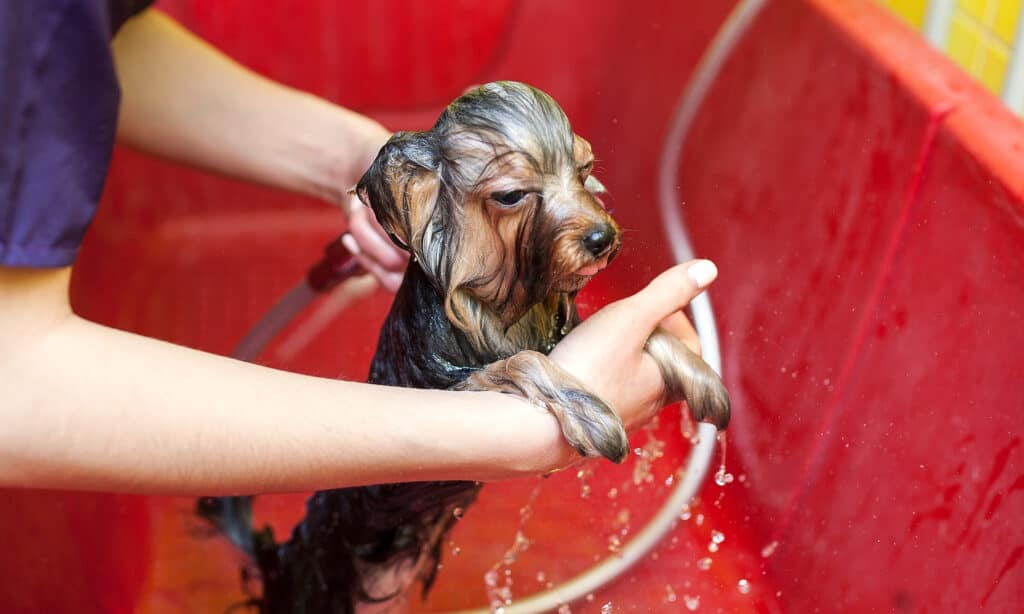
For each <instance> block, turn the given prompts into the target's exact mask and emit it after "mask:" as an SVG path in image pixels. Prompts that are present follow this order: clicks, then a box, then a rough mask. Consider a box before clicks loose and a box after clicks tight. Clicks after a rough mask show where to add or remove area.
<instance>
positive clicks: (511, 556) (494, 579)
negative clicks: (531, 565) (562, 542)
mask: <svg viewBox="0 0 1024 614" xmlns="http://www.w3.org/2000/svg"><path fill="white" fill-rule="evenodd" d="M543 483H544V481H543V478H540V479H538V480H537V484H536V485H535V486H534V487H533V490H532V491H531V492H530V496H529V497H528V498H527V501H526V505H524V506H523V507H522V508H520V509H519V527H518V529H516V537H515V541H514V542H513V543H512V545H511V546H510V547H509V549H508V550H506V551H505V554H504V555H502V557H501V560H499V561H498V562H497V563H495V564H494V565H493V566H491V568H490V569H489V570H487V573H485V574H484V588H485V589H486V591H487V602H488V603H489V604H490V606H491V611H492V612H503V611H504V609H505V608H506V607H508V606H510V605H512V564H513V563H515V562H516V560H517V559H518V558H519V555H520V554H522V553H523V552H525V551H526V550H527V549H528V548H529V547H530V540H529V538H527V537H526V534H525V533H524V531H523V530H524V528H525V525H526V521H528V520H529V519H530V517H531V516H532V515H533V504H534V502H535V501H536V500H537V495H539V494H540V488H541V485H542V484H543ZM502 576H504V581H503V582H502V583H501V584H500V585H499V580H500V579H501V578H502ZM543 577H544V574H543V572H539V573H538V574H537V581H538V582H540V581H542V578H543ZM549 584H550V583H549ZM559 612H561V610H559Z"/></svg>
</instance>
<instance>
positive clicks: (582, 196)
mask: <svg viewBox="0 0 1024 614" xmlns="http://www.w3.org/2000/svg"><path fill="white" fill-rule="evenodd" d="M593 163H594V156H593V153H592V152H591V148H590V145H589V144H588V143H587V142H586V141H585V140H583V139H582V138H580V137H579V136H577V135H575V134H574V133H573V131H572V128H571V127H570V124H569V121H568V119H567V118H566V116H565V114H564V113H563V112H562V109H561V108H560V107H559V106H558V104H557V103H555V101H554V100H552V99H551V97H549V96H548V95H547V94H545V93H543V92H541V91H539V90H537V89H535V88H532V87H530V86H528V85H524V84H521V83H514V82H496V83H490V84H487V85H485V86H482V87H480V88H478V89H475V90H473V91H470V92H468V93H466V94H465V95H463V96H462V97H460V98H458V99H457V100H455V101H454V102H453V103H452V104H451V105H449V106H448V108H446V109H445V111H444V112H443V113H442V114H441V116H440V118H439V119H438V121H437V123H436V124H435V125H434V127H433V128H432V129H431V130H427V131H422V132H400V133H397V134H395V135H394V136H393V137H392V138H391V140H390V141H389V142H388V143H387V144H386V145H385V146H384V147H383V149H381V151H380V153H379V154H378V156H377V158H376V160H375V161H374V163H373V165H372V166H371V167H370V169H369V170H368V171H367V172H366V174H365V175H364V176H363V178H362V179H361V180H360V182H359V184H358V186H357V188H356V190H357V193H358V195H359V198H360V199H361V200H362V201H363V203H364V204H366V205H368V206H370V207H371V208H372V209H373V211H374V213H375V215H376V216H377V219H378V221H379V222H380V223H381V225H382V226H383V227H384V229H385V230H386V231H387V232H388V234H389V235H390V236H391V238H392V240H393V241H394V242H395V243H396V244H398V245H399V246H401V247H402V248H404V249H406V250H408V251H409V253H410V254H411V258H410V263H409V267H408V269H407V271H406V273H405V279H404V281H403V283H402V286H401V288H400V289H399V290H398V293H397V295H396V296H395V300H394V303H393V305H392V307H391V311H390V313H389V315H388V317H387V320H386V321H385V322H384V325H383V327H382V329H381V332H380V339H379V342H378V347H377V353H376V355H375V357H374V359H373V363H372V365H371V368H370V376H369V381H370V382H373V383H379V384H388V385H397V386H406V387H414V388H443V389H448V388H453V389H459V390H496V391H500V392H504V393H508V394H514V395H518V396H521V397H524V398H526V399H528V400H529V401H530V402H532V403H534V404H536V405H539V406H543V407H545V408H547V409H548V410H549V411H550V412H552V413H553V414H554V415H555V417H556V418H557V419H558V421H559V424H560V425H561V428H562V433H563V435H564V436H565V439H566V440H567V441H568V442H569V443H570V444H571V445H572V446H573V447H574V448H576V449H577V450H578V451H579V453H580V454H581V455H583V456H604V457H606V458H608V459H611V460H612V461H615V462H620V461H621V460H622V459H623V458H625V456H626V453H627V450H628V442H627V439H626V433H625V431H624V430H623V427H622V423H621V421H620V420H619V418H618V416H617V415H616V414H615V412H614V411H612V409H611V408H610V407H608V406H607V405H606V404H605V403H604V402H603V401H602V400H601V399H599V398H597V397H596V396H594V395H592V394H590V393H589V392H587V390H586V388H585V387H584V386H583V385H582V384H581V383H580V382H579V381H577V380H576V379H575V378H574V377H573V376H571V375H570V374H568V373H567V372H565V371H564V370H562V369H561V368H559V367H558V366H557V365H555V364H554V363H553V362H551V361H550V360H549V359H548V358H547V356H546V354H547V353H548V352H550V351H551V349H552V348H553V347H554V346H555V344H556V343H558V341H559V340H560V339H562V338H563V337H565V335H567V334H568V333H569V331H570V330H572V328H573V327H574V326H575V325H576V324H577V323H578V322H579V316H578V315H577V312H576V307H575V303H574V299H575V296H576V293H577V292H578V291H579V290H580V289H581V288H582V287H583V286H584V285H585V284H586V283H587V282H588V281H589V280H590V279H591V278H592V277H593V276H594V275H595V274H597V273H598V272H599V271H601V270H602V269H603V268H604V267H606V266H607V265H608V263H609V262H611V260H612V259H613V258H614V257H615V256H616V254H617V253H618V250H619V247H620V244H621V240H620V236H621V232H620V230H619V227H618V226H617V225H616V223H615V221H614V220H612V218H611V217H610V216H609V215H608V212H607V211H606V210H605V208H604V206H603V204H602V203H601V201H600V199H599V197H598V196H597V193H598V192H600V191H602V189H601V187H600V184H599V183H598V182H597V181H596V180H595V179H594V178H593V177H592V176H591V171H592V169H593ZM647 351H648V352H649V353H651V355H652V356H653V357H654V358H655V359H656V361H657V362H658V364H659V366H660V367H661V370H662V374H663V376H664V378H665V381H666V388H667V389H668V390H669V393H670V396H671V397H673V398H675V399H682V398H685V399H686V400H687V402H688V405H689V407H690V410H691V412H692V413H693V414H694V417H695V418H696V419H698V420H707V421H711V422H713V423H715V424H716V425H717V426H718V427H719V428H724V427H725V425H726V424H727V422H728V419H729V401H728V397H727V395H726V393H725V390H724V388H723V387H722V384H721V382H720V380H719V379H718V377H717V376H716V375H715V374H714V372H713V371H711V369H710V368H708V367H707V365H706V364H705V363H704V362H703V361H702V360H701V359H700V358H699V357H698V356H696V355H695V354H693V353H692V352H690V351H689V350H688V349H687V348H686V346H684V345H683V344H682V343H680V342H679V341H678V340H677V339H675V338H674V337H672V336H670V335H668V334H667V333H663V332H661V331H659V332H656V333H655V335H654V336H652V338H651V340H650V341H649V342H648V345H647ZM481 411H486V408H481ZM479 488H480V485H479V484H478V483H474V482H429V483H422V482H420V483H407V484H384V485H376V486H370V487H359V488H344V489H338V490H328V491H321V492H317V493H315V494H314V495H313V497H311V499H310V500H309V502H308V505H307V513H306V517H305V519H304V520H303V521H302V522H301V523H300V524H299V525H298V526H297V527H296V529H295V530H294V532H293V534H292V536H291V538H290V539H289V540H288V541H287V542H285V543H283V544H280V545H278V544H276V543H275V542H274V539H273V535H272V534H271V533H269V531H268V530H264V531H263V532H262V533H257V534H253V533H252V529H251V528H250V525H249V509H248V500H247V499H221V500H205V503H201V504H200V511H201V513H203V514H204V515H205V516H206V517H208V518H210V519H212V520H213V521H214V522H215V523H216V524H217V525H218V526H219V527H220V528H221V529H222V530H223V531H225V532H226V533H227V534H228V535H229V536H230V537H232V539H233V541H235V542H236V543H238V544H240V545H241V546H242V547H243V548H245V549H246V550H248V551H249V552H250V553H251V554H252V555H253V557H254V559H255V562H256V564H257V566H258V567H259V573H260V575H261V577H262V580H263V587H264V590H263V597H262V599H260V600H259V606H260V609H261V611H263V612H272V613H275V614H277V613H283V612H290V613H303V614H312V613H316V614H321V613H323V614H326V613H337V612H353V611H355V610H356V609H357V608H360V609H361V608H362V607H363V606H366V607H369V606H370V605H371V604H374V603H378V604H382V605H385V604H389V603H391V602H392V600H394V599H395V598H396V597H398V596H399V595H401V594H404V593H405V591H406V589H407V588H408V587H409V586H410V585H411V584H413V583H414V582H415V581H416V580H419V581H420V582H422V584H423V590H424V593H425V592H426V591H427V590H428V589H429V587H430V585H431V583H432V582H433V580H434V576H435V573H436V570H437V566H438V562H439V561H440V548H441V544H442V543H443V538H444V535H445V533H446V532H447V531H448V530H449V529H450V528H451V526H452V525H453V524H454V522H455V521H456V520H457V518H456V517H457V516H458V515H460V514H459V513H458V511H459V510H464V509H465V508H466V507H467V506H468V505H470V504H471V503H472V502H473V500H474V498H475V496H476V494H477V491H478V489H479Z"/></svg>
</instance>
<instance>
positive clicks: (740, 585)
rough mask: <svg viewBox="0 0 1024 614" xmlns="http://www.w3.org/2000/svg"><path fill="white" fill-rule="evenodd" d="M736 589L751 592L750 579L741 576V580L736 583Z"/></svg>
mask: <svg viewBox="0 0 1024 614" xmlns="http://www.w3.org/2000/svg"><path fill="white" fill-rule="evenodd" d="M736 589H737V590H738V591H739V592H740V593H742V594H744V595H746V594H747V593H749V592H750V581H749V580H747V579H746V578H740V581H739V582H737V583H736Z"/></svg>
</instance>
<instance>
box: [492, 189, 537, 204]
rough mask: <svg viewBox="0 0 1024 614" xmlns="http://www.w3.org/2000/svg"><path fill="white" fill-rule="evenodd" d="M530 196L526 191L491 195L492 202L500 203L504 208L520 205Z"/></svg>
mask: <svg viewBox="0 0 1024 614" xmlns="http://www.w3.org/2000/svg"><path fill="white" fill-rule="evenodd" d="M527 194H529V192H527V191H526V190H512V191H510V192H495V193H494V194H491V200H493V201H494V202H496V203H498V204H499V205H501V206H502V207H512V206H514V205H517V204H519V201H521V200H523V199H524V198H526V195H527Z"/></svg>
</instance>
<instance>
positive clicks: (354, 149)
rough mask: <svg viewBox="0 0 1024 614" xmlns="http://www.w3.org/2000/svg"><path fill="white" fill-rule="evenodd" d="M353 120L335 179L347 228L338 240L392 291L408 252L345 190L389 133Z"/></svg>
mask: <svg viewBox="0 0 1024 614" xmlns="http://www.w3.org/2000/svg"><path fill="white" fill-rule="evenodd" d="M353 115H355V114H353ZM357 124H358V129H353V130H352V132H353V133H355V134H354V135H351V134H350V136H353V137H354V138H352V139H351V140H350V141H349V143H348V144H347V145H346V147H347V150H348V153H349V156H348V158H347V160H345V161H344V162H342V163H341V164H340V165H339V166H340V167H341V168H342V171H341V173H340V177H339V183H340V185H343V186H345V187H344V192H343V194H344V195H343V196H342V201H341V202H340V203H338V204H339V205H340V206H341V210H342V212H343V213H344V214H345V219H346V220H347V221H348V232H347V233H346V234H345V235H344V236H343V237H342V243H343V244H344V245H345V248H346V249H348V251H350V252H352V255H354V256H355V257H356V259H357V260H359V263H360V264H361V265H363V268H364V269H366V271H367V272H369V273H370V274H372V275H373V276H374V277H375V278H376V279H377V281H378V282H379V283H380V285H381V286H383V287H384V288H386V289H387V290H388V291H389V292H395V291H397V290H398V286H399V285H401V283H402V277H403V276H404V275H405V267H406V264H407V263H408V262H409V254H408V253H407V252H406V251H405V250H403V249H401V248H399V247H398V246H397V245H395V244H394V243H392V242H391V239H390V238H388V235H387V233H385V232H384V229H383V228H381V226H380V224H378V223H377V218H376V217H374V215H373V211H372V210H371V209H370V208H369V207H367V206H365V205H363V203H362V202H360V201H359V198H357V197H356V196H355V194H352V193H351V191H350V190H349V188H351V187H352V186H354V185H355V184H356V182H358V181H359V178H360V177H362V175H363V173H364V172H366V169H368V168H370V164H371V163H372V162H373V160H374V158H376V157H377V152H378V151H380V148H381V147H383V146H384V143H385V142H387V140H388V138H390V137H391V133H390V132H389V131H388V130H386V129H385V128H384V127H383V126H381V125H380V124H379V123H377V122H375V121H373V120H371V119H369V118H365V117H358V122H357Z"/></svg>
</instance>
